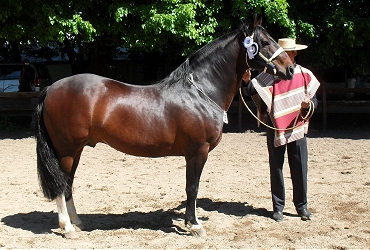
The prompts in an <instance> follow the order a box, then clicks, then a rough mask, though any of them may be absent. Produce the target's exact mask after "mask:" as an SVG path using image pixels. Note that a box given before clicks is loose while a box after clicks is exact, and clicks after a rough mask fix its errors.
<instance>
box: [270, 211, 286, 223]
mask: <svg viewBox="0 0 370 250" xmlns="http://www.w3.org/2000/svg"><path fill="white" fill-rule="evenodd" d="M272 218H273V219H274V220H275V221H277V222H279V221H282V220H283V218H284V217H283V212H282V211H275V212H274V213H273V214H272Z"/></svg>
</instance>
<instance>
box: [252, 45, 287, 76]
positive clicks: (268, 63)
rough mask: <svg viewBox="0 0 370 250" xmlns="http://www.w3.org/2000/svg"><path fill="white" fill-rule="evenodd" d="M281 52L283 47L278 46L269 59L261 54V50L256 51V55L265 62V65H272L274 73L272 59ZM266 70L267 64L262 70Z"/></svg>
mask: <svg viewBox="0 0 370 250" xmlns="http://www.w3.org/2000/svg"><path fill="white" fill-rule="evenodd" d="M283 52H284V49H283V48H282V47H280V46H279V49H278V50H276V51H275V53H274V54H273V55H272V56H271V57H270V59H267V58H266V57H265V56H264V55H262V53H261V52H258V55H259V56H260V57H261V58H262V59H263V60H264V61H265V62H266V64H267V65H270V67H272V69H273V71H274V74H276V69H275V65H273V64H272V61H273V60H274V59H275V58H276V57H278V56H279V55H280V54H281V53H283ZM271 64H272V65H271ZM266 71H267V66H266V67H265V69H264V70H263V72H265V73H266Z"/></svg>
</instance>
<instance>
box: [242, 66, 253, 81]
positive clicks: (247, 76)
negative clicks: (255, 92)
mask: <svg viewBox="0 0 370 250" xmlns="http://www.w3.org/2000/svg"><path fill="white" fill-rule="evenodd" d="M242 79H243V81H244V82H245V84H248V82H249V81H250V80H251V71H250V70H249V69H247V70H246V71H245V73H244V75H243V77H242Z"/></svg>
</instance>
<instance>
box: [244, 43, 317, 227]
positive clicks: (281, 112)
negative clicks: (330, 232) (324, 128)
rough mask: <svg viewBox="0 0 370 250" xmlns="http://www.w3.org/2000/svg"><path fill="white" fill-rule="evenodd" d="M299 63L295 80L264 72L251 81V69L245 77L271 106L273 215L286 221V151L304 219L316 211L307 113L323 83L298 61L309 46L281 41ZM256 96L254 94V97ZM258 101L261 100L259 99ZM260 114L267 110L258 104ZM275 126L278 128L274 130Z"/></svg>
mask: <svg viewBox="0 0 370 250" xmlns="http://www.w3.org/2000/svg"><path fill="white" fill-rule="evenodd" d="M278 43H279V45H280V46H281V47H282V48H283V49H284V50H285V51H286V53H287V54H288V55H289V57H290V59H291V60H292V62H293V63H294V65H295V72H294V77H293V79H292V80H279V79H275V78H274V77H273V76H272V75H268V74H266V73H261V74H259V75H258V76H257V77H255V78H254V79H252V80H251V81H250V72H249V70H247V71H246V73H245V74H244V76H243V81H244V83H245V84H246V85H247V86H246V87H245V88H244V93H246V94H247V95H252V98H253V99H254V100H255V99H256V98H255V97H256V95H254V94H256V93H258V97H259V98H261V99H262V100H263V102H264V103H265V104H266V106H267V112H268V115H269V118H270V119H268V121H267V122H268V126H269V127H268V129H267V147H268V152H269V165H270V181H271V195H272V203H273V215H272V218H273V219H274V220H275V221H282V220H283V218H284V217H283V209H284V206H285V188H284V176H283V165H284V155H285V151H287V152H288V162H289V167H290V173H291V179H292V184H293V202H294V205H295V208H296V211H297V213H298V215H299V216H300V217H301V219H302V220H310V219H311V218H312V213H311V212H310V211H309V210H308V209H307V172H308V151H307V141H306V136H305V135H306V133H307V130H308V120H306V119H305V116H306V114H307V112H310V113H311V112H312V111H313V109H314V108H316V107H317V103H318V102H317V99H316V91H317V89H318V87H319V86H320V83H319V82H318V80H317V79H316V77H315V76H314V75H313V74H312V72H311V71H309V70H308V69H306V68H303V67H301V66H300V65H298V64H296V63H295V60H294V58H295V56H296V55H297V51H298V50H302V49H306V48H307V46H306V45H301V44H296V42H295V40H294V39H292V38H282V39H279V40H278ZM253 95H254V96H253ZM255 103H258V102H255ZM258 110H259V112H258V113H259V114H261V113H263V111H261V110H260V107H258ZM273 128H275V129H273Z"/></svg>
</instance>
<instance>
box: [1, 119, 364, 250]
mask: <svg viewBox="0 0 370 250" xmlns="http://www.w3.org/2000/svg"><path fill="white" fill-rule="evenodd" d="M349 121H351V118H344V120H343V121H342V122H340V123H338V126H337V127H336V128H334V129H331V130H329V131H322V130H320V129H315V124H313V128H312V129H311V131H310V133H309V136H308V137H309V138H308V143H309V209H310V210H311V211H312V212H313V213H314V218H313V220H311V221H307V222H304V221H301V219H300V218H299V217H297V216H296V213H295V209H294V206H293V203H292V186H291V180H290V177H289V167H288V165H287V164H286V166H285V170H284V171H285V180H286V196H287V205H286V208H285V210H284V212H285V219H284V221H282V222H279V223H277V222H275V221H273V220H272V219H271V218H270V216H271V208H272V206H271V198H270V191H269V189H270V188H269V170H268V162H267V149H266V144H265V135H264V133H263V131H261V130H258V129H256V130H253V129H247V131H246V132H243V133H231V132H228V133H224V135H223V139H222V141H221V143H220V144H219V146H218V147H216V149H215V150H214V151H212V152H211V153H210V155H209V159H208V161H207V163H206V166H205V168H204V171H203V175H202V177H201V183H200V191H199V195H198V203H197V205H198V208H197V213H198V217H199V219H200V220H201V221H202V223H203V226H204V228H205V229H206V231H207V236H206V237H203V238H196V237H191V236H190V235H189V232H188V231H187V229H186V227H185V226H184V212H185V207H184V200H185V198H186V194H185V160H184V159H183V158H182V157H164V158H155V159H151V158H140V157H133V156H130V155H126V154H123V153H120V152H117V151H115V150H114V149H112V148H110V147H108V146H106V145H103V144H98V145H97V146H96V148H85V151H84V152H83V155H82V158H81V162H80V166H79V168H78V170H77V174H76V179H75V185H74V199H75V203H76V207H77V211H78V212H79V214H80V217H81V219H82V221H83V222H84V225H85V231H83V232H80V233H79V238H78V239H74V240H69V239H65V238H64V237H63V236H62V235H61V231H60V230H59V229H58V222H57V213H56V205H55V202H49V201H46V200H45V198H44V197H43V195H42V193H41V191H40V189H39V186H38V180H37V173H36V155H35V141H34V138H33V137H32V133H31V132H30V131H28V130H27V129H15V128H11V129H3V130H1V131H0V149H1V152H0V159H1V161H0V171H1V175H0V185H1V192H0V202H1V203H0V206H1V208H0V220H1V222H0V247H1V248H63V249H65V248H218V249H225V248H332V249H347V248H370V212H369V207H370V167H369V166H368V162H369V155H370V154H369V153H370V140H369V139H370V130H369V129H368V125H366V124H365V125H366V126H365V127H363V128H360V129H358V128H357V127H353V126H355V125H353V124H352V125H348V126H346V127H343V126H344V125H343V122H344V123H347V124H348V122H349ZM367 124H368V123H367ZM316 125H317V124H316ZM329 125H330V126H332V125H333V124H329ZM317 126H319V125H317ZM332 127H333V126H332ZM225 130H228V129H227V127H226V128H225ZM229 130H232V129H230V128H229Z"/></svg>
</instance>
